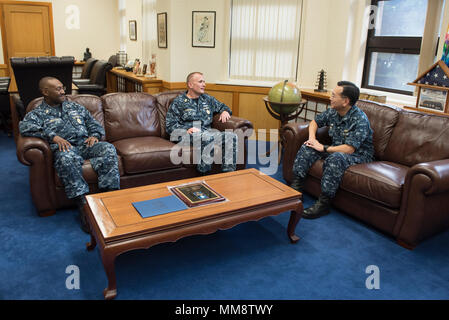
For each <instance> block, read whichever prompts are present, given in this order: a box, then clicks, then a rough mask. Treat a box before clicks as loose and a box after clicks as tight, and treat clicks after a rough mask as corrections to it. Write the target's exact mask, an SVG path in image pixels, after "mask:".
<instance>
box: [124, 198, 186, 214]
mask: <svg viewBox="0 0 449 320" xmlns="http://www.w3.org/2000/svg"><path fill="white" fill-rule="evenodd" d="M132 205H133V206H134V208H136V210H137V211H138V212H139V214H140V215H141V216H142V218H148V217H153V216H157V215H160V214H164V213H169V212H174V211H180V210H185V209H188V208H189V207H188V206H187V205H186V204H185V203H184V202H182V200H181V199H179V198H178V197H177V196H175V195H172V196H168V197H162V198H156V199H151V200H145V201H139V202H133V203H132Z"/></svg>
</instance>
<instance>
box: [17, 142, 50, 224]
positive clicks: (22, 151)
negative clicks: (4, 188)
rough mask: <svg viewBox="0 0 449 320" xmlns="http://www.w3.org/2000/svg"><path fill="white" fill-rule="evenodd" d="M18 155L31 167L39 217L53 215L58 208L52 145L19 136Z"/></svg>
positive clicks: (32, 192)
mask: <svg viewBox="0 0 449 320" xmlns="http://www.w3.org/2000/svg"><path fill="white" fill-rule="evenodd" d="M16 154H17V159H18V160H19V161H20V162H21V163H23V164H24V165H27V166H30V170H29V176H30V178H29V179H30V180H29V181H30V182H29V183H30V191H31V197H32V198H33V203H34V204H35V206H36V209H37V211H38V213H39V215H42V216H46V215H51V214H53V213H54V212H55V208H56V195H55V188H56V186H55V173H54V172H55V171H54V167H53V153H52V152H51V149H50V145H49V144H48V142H46V141H45V140H43V139H40V138H34V137H23V136H21V135H19V136H18V139H17V148H16Z"/></svg>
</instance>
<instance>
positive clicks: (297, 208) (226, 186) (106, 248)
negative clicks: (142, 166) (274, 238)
mask: <svg viewBox="0 0 449 320" xmlns="http://www.w3.org/2000/svg"><path fill="white" fill-rule="evenodd" d="M195 180H199V179H198V178H191V179H185V180H178V181H172V182H167V183H159V184H153V185H148V186H143V187H136V188H129V189H123V190H118V191H111V192H106V193H97V194H91V195H88V196H86V199H87V203H88V210H87V211H88V212H87V219H88V222H89V224H90V226H91V242H90V243H88V245H87V249H88V250H89V251H90V250H93V249H94V248H95V246H96V245H97V244H98V247H99V248H98V249H99V251H100V255H101V259H102V262H103V266H104V269H105V271H106V275H107V278H108V287H107V288H106V289H105V290H104V291H103V294H104V297H105V299H113V298H114V297H115V296H116V295H117V284H116V276H115V267H114V264H115V259H116V257H117V256H118V255H120V254H122V253H124V252H127V251H130V250H137V249H144V248H149V247H151V246H154V245H156V244H158V243H163V242H173V241H176V240H178V239H181V238H183V237H186V236H190V235H195V234H209V233H213V232H215V231H217V230H224V229H229V228H232V227H233V226H235V225H237V224H239V223H243V222H247V221H255V220H259V219H262V218H264V217H267V216H272V215H278V214H280V213H282V212H286V211H290V212H291V213H290V220H289V223H288V226H287V230H286V231H287V236H288V239H289V240H290V242H291V243H296V242H298V240H299V237H298V236H297V235H296V234H295V228H296V225H297V224H298V222H299V220H300V218H301V215H302V211H303V205H302V202H301V199H300V196H301V194H300V193H299V192H297V191H295V190H293V189H292V188H290V187H288V186H287V185H285V184H283V183H281V182H279V181H277V180H275V179H273V178H271V177H270V176H267V175H265V174H263V173H261V172H259V171H257V170H256V169H247V170H238V171H233V172H227V173H221V174H214V175H210V176H205V177H202V179H201V180H205V181H206V183H207V184H208V185H209V186H210V187H211V188H212V189H214V190H215V191H216V192H218V193H219V194H221V195H222V196H224V197H225V198H226V199H227V200H228V201H226V202H216V203H211V204H208V205H204V206H198V207H193V208H189V209H186V210H182V211H175V212H170V213H166V214H161V215H156V216H153V217H149V218H142V216H141V215H140V214H139V213H138V212H137V211H136V209H135V208H134V206H133V205H132V203H133V202H138V201H145V200H149V199H155V198H161V197H165V196H170V195H171V193H170V191H169V190H168V188H167V186H170V185H171V186H173V185H179V184H182V183H186V182H192V181H195ZM242 191H244V192H242ZM204 240H205V241H207V239H204ZM142 280H143V281H144V279H142Z"/></svg>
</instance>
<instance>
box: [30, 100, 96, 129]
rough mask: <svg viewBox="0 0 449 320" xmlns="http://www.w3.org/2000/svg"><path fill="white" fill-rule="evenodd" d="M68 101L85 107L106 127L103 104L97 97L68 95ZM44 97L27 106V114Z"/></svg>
mask: <svg viewBox="0 0 449 320" xmlns="http://www.w3.org/2000/svg"><path fill="white" fill-rule="evenodd" d="M66 98H67V100H70V101H74V102H76V103H78V104H80V105H82V106H84V107H85V108H86V109H87V110H89V112H90V113H91V114H92V116H93V117H94V118H95V119H96V120H97V121H98V122H99V123H100V124H101V125H102V126H103V127H104V117H103V104H102V102H101V99H100V98H99V97H97V96H93V95H90V94H77V95H66ZM43 100H44V97H38V98H36V99H33V100H32V101H31V102H30V103H29V104H28V106H27V112H30V111H31V110H33V109H35V108H37V107H38V106H39V105H40V104H41V103H42V101H43Z"/></svg>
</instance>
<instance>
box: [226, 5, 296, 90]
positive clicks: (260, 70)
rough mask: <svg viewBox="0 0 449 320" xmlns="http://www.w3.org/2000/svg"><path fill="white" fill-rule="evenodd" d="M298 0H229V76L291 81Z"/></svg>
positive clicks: (293, 78)
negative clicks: (230, 1)
mask: <svg viewBox="0 0 449 320" xmlns="http://www.w3.org/2000/svg"><path fill="white" fill-rule="evenodd" d="M301 7H302V0H232V5H231V45H230V62H229V77H230V78H231V79H240V80H259V81H278V80H285V79H288V80H291V81H295V80H296V76H297V68H298V52H299V35H300V23H301Z"/></svg>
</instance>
